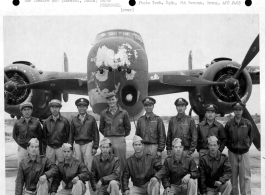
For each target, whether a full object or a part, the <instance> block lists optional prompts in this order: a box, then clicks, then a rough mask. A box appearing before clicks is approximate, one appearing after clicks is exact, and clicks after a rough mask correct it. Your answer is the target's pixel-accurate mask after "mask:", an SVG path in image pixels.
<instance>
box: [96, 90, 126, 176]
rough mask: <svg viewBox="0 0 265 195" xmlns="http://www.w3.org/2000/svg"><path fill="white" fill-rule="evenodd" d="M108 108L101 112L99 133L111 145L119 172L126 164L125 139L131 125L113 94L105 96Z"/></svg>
mask: <svg viewBox="0 0 265 195" xmlns="http://www.w3.org/2000/svg"><path fill="white" fill-rule="evenodd" d="M106 99H107V102H108V107H107V108H106V109H105V110H103V111H102V112H101V115H100V125H99V131H100V132H101V133H102V134H103V135H104V136H105V137H106V138H108V139H109V140H110V142H111V143H112V152H113V153H114V154H115V155H116V156H118V157H119V158H120V164H121V171H122V170H123V168H124V165H125V162H126V141H125V137H126V136H128V135H129V134H130V131H131V123H130V120H129V116H128V113H127V111H126V110H123V109H122V108H121V107H120V106H119V105H118V104H117V102H118V98H117V97H116V94H115V93H114V92H110V93H108V94H107V96H106Z"/></svg>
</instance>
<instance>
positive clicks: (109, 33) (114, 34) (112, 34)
mask: <svg viewBox="0 0 265 195" xmlns="http://www.w3.org/2000/svg"><path fill="white" fill-rule="evenodd" d="M108 35H109V36H116V32H108Z"/></svg>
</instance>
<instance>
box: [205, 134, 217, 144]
mask: <svg viewBox="0 0 265 195" xmlns="http://www.w3.org/2000/svg"><path fill="white" fill-rule="evenodd" d="M207 140H208V144H210V143H212V142H215V141H216V142H217V141H218V139H217V137H215V136H214V135H213V136H210V137H208V139H207Z"/></svg>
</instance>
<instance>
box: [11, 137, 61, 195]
mask: <svg viewBox="0 0 265 195" xmlns="http://www.w3.org/2000/svg"><path fill="white" fill-rule="evenodd" d="M27 150H28V156H27V157H26V158H24V159H22V160H21V161H20V163H19V167H18V172H17V179H16V189H15V195H22V194H23V195H32V194H35V195H48V192H49V184H48V183H49V182H48V179H50V178H52V177H53V176H55V175H56V174H57V172H58V168H57V166H56V165H55V164H54V163H52V162H51V161H49V159H48V158H46V157H45V156H42V155H39V141H38V139H36V138H32V139H31V140H30V141H29V142H28V145H27Z"/></svg>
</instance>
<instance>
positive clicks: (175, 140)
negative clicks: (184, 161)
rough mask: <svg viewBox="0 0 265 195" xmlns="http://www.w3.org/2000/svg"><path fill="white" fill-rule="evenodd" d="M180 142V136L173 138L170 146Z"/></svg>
mask: <svg viewBox="0 0 265 195" xmlns="http://www.w3.org/2000/svg"><path fill="white" fill-rule="evenodd" d="M181 142H182V140H181V139H180V138H175V139H174V140H173V142H172V146H175V145H176V144H178V143H181Z"/></svg>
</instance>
